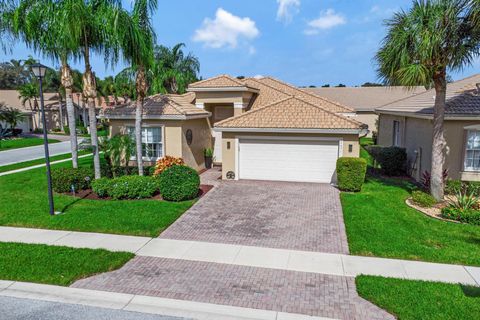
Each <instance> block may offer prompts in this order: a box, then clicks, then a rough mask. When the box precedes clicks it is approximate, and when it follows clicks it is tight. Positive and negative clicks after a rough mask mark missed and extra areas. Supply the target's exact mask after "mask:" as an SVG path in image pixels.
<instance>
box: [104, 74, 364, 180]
mask: <svg viewBox="0 0 480 320" xmlns="http://www.w3.org/2000/svg"><path fill="white" fill-rule="evenodd" d="M354 115H355V112H354V110H352V109H351V108H349V107H345V106H343V105H341V104H338V103H335V102H331V101H329V100H328V99H325V98H322V97H320V96H318V95H316V94H314V93H311V92H306V91H302V90H300V89H298V88H296V87H294V86H292V85H289V84H286V83H284V82H281V81H279V80H276V79H273V78H270V77H264V78H246V79H242V80H240V79H236V78H233V77H230V76H228V75H220V76H217V77H214V78H210V79H206V80H202V81H199V82H196V83H193V84H191V85H190V86H189V87H188V92H187V93H186V94H184V95H155V96H151V97H148V98H147V99H146V101H145V106H144V112H143V119H144V120H143V129H142V130H143V140H144V141H143V143H144V160H145V161H150V162H153V161H155V160H156V159H158V158H161V157H163V156H164V155H170V156H176V157H182V158H183V159H184V160H185V162H186V164H188V165H189V166H191V167H193V168H195V169H197V170H202V169H203V168H204V156H203V151H204V149H205V148H209V147H213V148H214V162H215V163H217V164H221V165H222V177H223V179H232V180H237V179H256V180H281V181H305V182H323V183H330V182H332V181H334V180H335V166H336V160H337V158H338V157H341V156H346V157H358V156H359V136H360V135H361V134H365V133H366V132H367V131H366V126H365V125H364V124H363V123H360V122H358V121H357V120H355V119H354V118H352V116H354ZM105 118H106V119H108V120H109V123H110V126H111V130H110V132H111V134H116V133H124V134H125V133H133V132H134V119H135V104H126V105H124V106H119V107H116V108H112V109H106V110H105Z"/></svg>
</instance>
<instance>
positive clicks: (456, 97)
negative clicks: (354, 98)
mask: <svg viewBox="0 0 480 320" xmlns="http://www.w3.org/2000/svg"><path fill="white" fill-rule="evenodd" d="M434 100H435V90H434V89H431V90H428V91H426V92H424V93H420V94H417V95H415V96H412V97H409V98H406V99H403V100H399V101H396V102H393V103H391V104H388V105H386V106H383V107H381V108H378V109H377V112H378V114H379V117H380V118H379V135H378V143H379V144H380V145H383V146H399V147H403V148H406V150H407V155H408V163H409V165H408V167H409V173H410V174H411V175H412V177H414V178H415V179H416V180H420V179H421V177H422V174H423V173H424V172H425V171H430V169H431V154H432V140H433V138H432V136H433V125H432V121H433V106H434ZM444 126H445V139H446V143H447V151H446V165H445V168H446V169H448V175H449V177H450V178H451V179H461V180H466V181H479V180H480V74H477V75H474V76H471V77H468V78H465V79H463V80H459V81H456V82H453V83H449V84H447V102H446V108H445V124H444Z"/></svg>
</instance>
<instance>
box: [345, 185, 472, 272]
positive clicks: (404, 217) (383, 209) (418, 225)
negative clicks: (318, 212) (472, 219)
mask: <svg viewBox="0 0 480 320" xmlns="http://www.w3.org/2000/svg"><path fill="white" fill-rule="evenodd" d="M414 188H415V186H414V185H413V184H411V183H410V182H408V181H406V180H401V179H383V178H372V177H370V178H368V179H367V181H366V183H365V184H364V186H363V188H362V191H361V192H359V193H342V194H341V201H342V206H343V212H344V220H345V225H346V228H347V236H348V243H349V246H350V252H351V253H352V254H355V255H364V256H379V257H387V258H400V259H411V260H422V261H432V262H443V263H454V264H466V265H480V228H479V227H478V226H474V225H466V224H456V223H451V222H444V221H440V220H436V219H433V218H430V217H427V216H425V215H423V214H421V213H420V212H418V211H417V210H415V209H412V208H410V207H408V206H407V205H406V204H405V199H406V198H407V197H409V195H410V191H411V190H412V189H414Z"/></svg>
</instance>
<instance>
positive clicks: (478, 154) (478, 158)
mask: <svg viewBox="0 0 480 320" xmlns="http://www.w3.org/2000/svg"><path fill="white" fill-rule="evenodd" d="M464 166H465V171H480V131H478V130H468V131H467V143H466V146H465V164H464Z"/></svg>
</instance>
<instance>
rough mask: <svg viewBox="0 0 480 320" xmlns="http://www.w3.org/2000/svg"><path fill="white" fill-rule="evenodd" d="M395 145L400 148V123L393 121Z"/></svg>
mask: <svg viewBox="0 0 480 320" xmlns="http://www.w3.org/2000/svg"><path fill="white" fill-rule="evenodd" d="M393 145H394V146H395V147H399V146H400V121H396V120H394V121H393Z"/></svg>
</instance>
